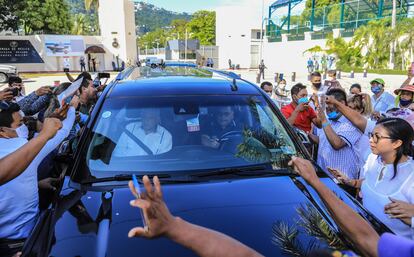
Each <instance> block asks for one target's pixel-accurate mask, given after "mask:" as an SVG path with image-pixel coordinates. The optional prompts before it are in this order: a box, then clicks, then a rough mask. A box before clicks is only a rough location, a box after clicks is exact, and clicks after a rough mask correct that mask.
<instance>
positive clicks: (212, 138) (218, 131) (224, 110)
mask: <svg viewBox="0 0 414 257" xmlns="http://www.w3.org/2000/svg"><path fill="white" fill-rule="evenodd" d="M214 119H215V120H214V121H213V122H212V123H211V124H209V125H210V126H209V127H207V129H206V131H205V133H203V135H202V136H201V143H202V144H203V145H204V146H208V147H211V148H214V149H218V148H219V147H220V139H221V138H222V137H223V135H225V134H226V133H228V132H231V131H240V130H241V126H239V125H238V124H237V123H236V122H235V121H234V109H233V107H231V106H222V107H219V108H218V110H217V113H216V114H215V117H214Z"/></svg>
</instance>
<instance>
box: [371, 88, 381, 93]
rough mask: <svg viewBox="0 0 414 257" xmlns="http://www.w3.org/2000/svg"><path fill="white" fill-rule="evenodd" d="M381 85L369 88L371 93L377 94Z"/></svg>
mask: <svg viewBox="0 0 414 257" xmlns="http://www.w3.org/2000/svg"><path fill="white" fill-rule="evenodd" d="M381 90H382V89H381V87H380V86H375V87H372V88H371V91H372V93H374V94H378V93H379V92H381Z"/></svg>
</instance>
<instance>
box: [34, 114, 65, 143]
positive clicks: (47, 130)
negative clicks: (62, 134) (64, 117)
mask: <svg viewBox="0 0 414 257" xmlns="http://www.w3.org/2000/svg"><path fill="white" fill-rule="evenodd" d="M61 128H62V122H61V121H60V120H59V119H57V118H46V119H45V121H44V122H43V127H42V130H41V131H40V134H39V135H44V136H46V137H47V138H49V139H50V138H53V137H54V136H55V135H56V133H57V131H58V130H59V129H61Z"/></svg>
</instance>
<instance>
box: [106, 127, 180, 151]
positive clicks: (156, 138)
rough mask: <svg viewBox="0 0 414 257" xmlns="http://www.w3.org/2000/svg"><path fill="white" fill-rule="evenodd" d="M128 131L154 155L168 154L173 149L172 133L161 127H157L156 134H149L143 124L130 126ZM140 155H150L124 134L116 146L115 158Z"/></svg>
mask: <svg viewBox="0 0 414 257" xmlns="http://www.w3.org/2000/svg"><path fill="white" fill-rule="evenodd" d="M126 129H127V130H128V131H129V132H131V133H132V134H133V135H134V136H136V137H137V138H138V139H139V140H141V142H142V143H143V144H145V145H146V146H147V147H148V148H149V149H150V150H151V152H152V153H153V154H154V155H157V154H162V153H166V152H168V151H170V150H171V148H172V136H171V134H170V132H168V130H166V129H165V128H164V127H162V126H160V125H158V126H157V129H156V131H155V132H151V133H148V134H147V133H145V131H144V130H143V129H142V123H141V122H137V123H131V124H128V125H127V127H126ZM140 155H148V153H147V152H146V151H145V150H144V149H142V148H141V147H140V145H139V144H138V143H136V142H135V141H134V139H132V138H131V137H130V136H129V135H128V134H127V133H122V135H121V137H120V138H119V140H118V142H117V144H116V147H115V150H114V156H117V157H127V156H140Z"/></svg>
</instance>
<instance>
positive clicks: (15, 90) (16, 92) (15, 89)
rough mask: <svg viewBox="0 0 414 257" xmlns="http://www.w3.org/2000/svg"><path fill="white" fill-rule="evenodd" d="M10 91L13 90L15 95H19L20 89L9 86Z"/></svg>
mask: <svg viewBox="0 0 414 257" xmlns="http://www.w3.org/2000/svg"><path fill="white" fill-rule="evenodd" d="M8 91H11V92H12V93H13V97H15V96H18V95H19V89H18V88H17V87H12V88H9V90H8Z"/></svg>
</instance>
